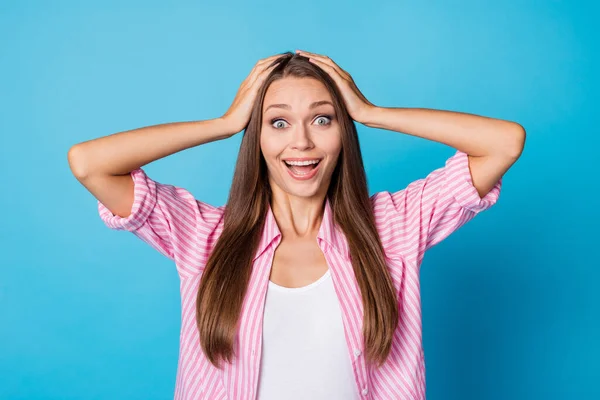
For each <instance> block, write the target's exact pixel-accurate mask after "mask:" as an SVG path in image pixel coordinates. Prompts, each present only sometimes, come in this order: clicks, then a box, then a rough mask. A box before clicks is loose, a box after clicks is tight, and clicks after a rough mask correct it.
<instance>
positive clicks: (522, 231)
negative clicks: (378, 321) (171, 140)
mask: <svg viewBox="0 0 600 400" xmlns="http://www.w3.org/2000/svg"><path fill="white" fill-rule="evenodd" d="M249 3H252V4H249ZM598 11H599V8H598V6H596V5H594V4H592V2H585V1H575V2H573V1H570V2H567V1H545V2H544V1H529V0H525V1H523V0H519V1H516V0H510V1H503V2H498V1H453V2H449V1H448V2H446V1H418V2H417V1H412V2H409V1H387V2H377V1H369V2H366V1H364V2H355V3H348V2H342V1H323V0H319V1H312V0H310V1H301V2H284V1H279V2H276V1H258V2H242V1H230V2H225V3H220V4H218V5H217V4H216V2H215V3H212V2H186V3H183V2H155V1H128V2H121V1H119V2H117V1H103V2H89V3H87V4H86V3H84V2H81V1H71V2H67V1H62V2H42V1H38V2H34V1H20V2H16V1H14V2H2V4H1V5H0V48H1V51H0V72H1V74H0V115H1V117H0V132H1V141H0V177H1V184H2V185H1V188H2V189H1V191H2V192H1V193H2V195H1V196H0V207H1V208H0V209H1V210H2V219H1V220H2V224H1V228H0V235H1V240H0V246H2V248H1V250H2V251H1V252H0V263H1V268H0V398H1V399H107V400H108V399H110V400H114V399H169V398H172V396H173V390H174V384H175V374H176V369H177V356H178V343H179V342H178V341H179V327H180V325H179V324H180V321H179V317H180V305H179V281H178V276H177V273H176V270H175V266H174V265H173V264H172V262H171V261H170V260H169V259H167V258H166V257H164V256H162V255H160V254H159V253H158V252H156V251H154V250H152V249H151V248H150V247H149V246H148V245H147V244H145V243H143V242H142V241H140V240H139V239H137V238H136V237H135V236H133V235H132V234H130V233H127V232H116V231H111V230H109V229H108V228H107V227H106V226H104V224H103V223H102V222H101V220H100V218H99V216H98V214H97V205H96V200H95V198H94V197H93V196H92V195H91V194H90V193H88V192H87V191H86V190H85V188H84V187H83V186H82V185H80V184H79V182H78V181H77V180H76V179H75V178H74V177H73V176H72V175H71V172H70V169H69V166H68V163H67V152H68V150H69V148H70V147H71V146H72V145H74V144H76V143H78V142H82V141H85V140H89V139H93V138H98V137H100V136H105V135H109V134H112V133H115V132H120V131H124V130H129V129H134V128H138V127H141V126H148V125H154V124H159V123H165V122H175V121H189V120H200V119H210V118H215V117H218V116H220V115H222V114H223V113H224V112H225V111H226V110H227V108H228V107H229V105H230V104H231V101H232V100H233V97H234V95H235V93H236V91H237V89H238V87H239V84H240V83H241V82H242V80H244V79H245V77H246V75H247V74H248V73H249V72H250V70H251V68H252V67H253V65H254V63H255V62H256V61H257V60H258V59H260V58H265V57H268V56H270V55H273V54H276V53H281V52H284V51H294V50H295V49H297V48H299V49H305V50H308V51H312V52H316V53H321V54H326V55H328V56H330V57H331V58H332V59H333V60H334V61H336V62H337V63H338V64H339V65H340V66H341V67H342V68H344V69H345V70H347V71H348V72H350V73H351V74H352V76H353V77H354V79H355V81H356V83H357V85H358V87H359V88H360V89H361V90H362V92H363V93H364V94H365V96H366V97H367V98H368V99H369V100H370V101H371V102H373V103H375V104H376V105H380V106H386V107H424V108H436V109H446V110H453V111H462V112H468V113H473V114H479V115H485V116H490V117H495V118H501V119H507V120H512V121H516V122H518V123H520V124H521V125H523V126H524V127H525V129H526V131H527V142H526V146H525V151H524V153H523V155H522V157H521V159H520V160H519V161H518V162H517V163H516V164H515V165H514V166H513V167H512V169H511V170H510V171H509V172H508V173H507V174H506V175H505V177H504V186H503V191H502V193H501V195H500V199H499V200H498V203H497V204H496V205H495V206H494V207H492V208H491V209H490V210H487V211H485V212H483V213H482V214H480V215H479V216H477V217H476V218H475V219H474V220H473V221H471V222H469V223H468V224H467V225H466V226H464V227H463V228H461V229H460V230H458V231H457V232H455V233H454V234H453V235H451V236H450V237H449V238H447V239H446V240H445V241H444V242H443V243H441V244H439V245H438V246H436V247H435V248H433V249H431V251H429V252H428V253H427V255H426V257H425V260H424V263H423V265H422V272H421V290H422V301H423V329H424V348H425V355H426V372H427V384H428V385H427V387H428V399H429V400H455V399H456V400H459V399H460V400H471V399H478V400H480V399H493V400H496V399H497V400H500V399H502V400H505V399H512V400H517V399H519V400H521V399H544V400H554V399H598V398H600V388H599V386H598V385H597V379H598V378H600V370H599V366H598V365H599V363H598V358H599V357H600V344H599V340H600V294H599V292H598V289H597V287H598V284H599V282H600V262H599V261H598V256H599V254H598V253H599V252H598V248H599V247H600V246H599V245H598V240H599V235H598V233H597V232H598V231H597V229H596V226H597V225H598V222H599V218H598V206H599V200H598V190H597V185H598V174H597V172H596V167H597V165H598V160H599V159H600V157H598V145H599V144H600V141H599V139H598V136H599V131H598V122H599V121H598V112H597V107H598V104H599V103H598V94H597V93H598V78H597V75H596V73H597V71H598V70H600V69H599V65H598V53H599V52H598V48H597V47H596V49H595V51H593V43H596V44H597V43H598V42H597V36H598V33H599V32H598V26H597V20H595V19H593V18H594V15H595V16H596V17H597V16H598ZM594 71H596V73H594ZM358 131H359V137H360V141H361V146H362V149H363V156H364V160H365V163H366V170H367V176H368V179H369V190H370V192H371V193H374V192H377V191H381V190H389V191H392V190H400V189H402V188H403V187H405V186H406V185H407V184H408V183H410V182H411V181H413V180H416V179H419V178H422V177H424V176H425V175H426V174H427V173H429V172H430V171H432V170H433V169H435V168H438V167H441V166H443V165H444V162H445V160H446V159H447V158H448V157H449V156H450V155H452V154H453V153H454V149H452V148H450V147H448V146H445V145H443V144H440V143H435V142H431V141H427V140H425V139H421V138H417V137H412V136H409V135H406V134H402V133H398V132H391V131H385V130H378V129H372V128H368V127H365V126H363V125H360V124H358ZM240 140H241V134H239V135H236V136H234V137H232V138H230V139H227V140H223V141H219V142H213V143H209V144H206V145H204V146H200V147H196V148H193V149H188V150H186V151H183V152H180V153H178V154H175V155H173V156H171V157H167V158H165V159H162V160H158V161H156V162H154V163H151V164H149V165H147V166H146V167H145V170H146V171H147V172H148V174H149V175H150V176H151V177H152V178H153V179H155V180H158V181H159V182H165V183H170V184H174V185H177V186H182V187H185V188H187V189H188V190H190V191H191V192H192V193H194V195H195V196H196V197H197V198H199V199H201V200H203V201H206V202H208V203H211V204H214V205H221V204H224V203H225V201H226V199H227V194H228V190H229V187H230V184H231V179H232V175H233V169H234V164H235V161H236V156H237V151H238V149H239V144H240ZM594 160H595V161H594Z"/></svg>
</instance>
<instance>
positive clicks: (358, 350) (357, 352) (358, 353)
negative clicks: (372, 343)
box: [354, 349, 361, 357]
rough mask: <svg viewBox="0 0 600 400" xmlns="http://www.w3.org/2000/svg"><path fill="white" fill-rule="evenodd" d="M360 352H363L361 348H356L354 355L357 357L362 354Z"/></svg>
mask: <svg viewBox="0 0 600 400" xmlns="http://www.w3.org/2000/svg"><path fill="white" fill-rule="evenodd" d="M360 354H361V352H360V349H354V355H355V356H356V357H358V356H360Z"/></svg>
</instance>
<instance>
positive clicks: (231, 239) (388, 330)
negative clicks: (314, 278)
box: [196, 52, 398, 368]
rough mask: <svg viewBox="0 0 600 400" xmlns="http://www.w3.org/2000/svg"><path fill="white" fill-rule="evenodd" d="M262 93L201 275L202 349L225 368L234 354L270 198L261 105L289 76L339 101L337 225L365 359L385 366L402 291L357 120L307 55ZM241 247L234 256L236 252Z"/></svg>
mask: <svg viewBox="0 0 600 400" xmlns="http://www.w3.org/2000/svg"><path fill="white" fill-rule="evenodd" d="M274 63H278V64H279V65H278V66H276V67H275V68H274V69H273V71H272V72H271V74H270V75H269V76H268V78H267V79H266V81H265V83H264V84H263V86H262V88H261V89H260V90H259V92H258V95H257V99H256V102H255V104H254V108H253V110H252V113H251V116H250V120H249V122H248V125H247V127H246V129H245V132H244V136H243V138H242V143H241V145H240V151H239V155H238V159H237V163H236V167H235V172H234V176H233V182H232V185H231V190H230V192H229V198H228V200H227V205H226V207H225V214H224V228H223V232H222V233H221V235H220V236H219V238H218V240H217V242H216V244H215V247H214V249H213V251H212V252H211V255H210V257H209V259H208V261H207V264H206V266H205V269H204V271H203V273H202V278H201V282H200V286H199V288H198V294H197V299H196V321H197V324H198V331H199V335H200V344H201V346H202V350H203V352H204V354H205V355H206V357H207V359H208V360H209V361H210V362H211V363H212V364H213V365H214V366H216V367H218V368H220V365H221V361H222V360H226V361H227V362H231V361H232V358H233V357H234V356H235V354H234V350H233V343H234V340H235V336H236V333H237V324H238V319H239V317H240V312H241V308H242V303H243V299H244V296H245V294H246V289H247V286H248V282H249V279H250V273H251V270H252V262H253V258H254V255H255V252H256V251H257V247H258V244H259V241H260V238H261V236H262V231H263V226H264V223H265V218H266V215H267V212H268V206H269V202H270V200H271V188H270V186H269V182H268V179H267V176H268V175H267V165H266V162H265V159H264V157H263V155H262V152H261V149H260V132H261V125H262V105H263V101H264V98H265V93H266V91H267V89H268V87H269V85H270V84H271V83H272V82H273V81H275V80H277V79H281V78H285V77H288V76H293V77H306V78H313V79H317V80H319V81H320V82H322V83H323V84H324V85H325V87H326V88H327V90H328V91H329V93H330V94H331V97H332V99H333V104H334V108H335V113H336V117H337V119H338V122H339V125H340V128H341V138H342V149H341V152H340V155H339V157H338V162H337V165H336V167H335V169H334V172H333V175H332V177H331V182H330V185H329V188H328V191H327V198H328V199H329V200H330V202H331V207H332V215H333V221H334V223H335V224H337V225H338V226H339V227H340V228H341V230H342V231H343V232H344V235H345V236H346V239H347V240H348V246H349V249H350V256H351V259H352V267H353V269H354V273H355V276H356V279H357V281H358V285H359V288H360V292H361V295H362V304H363V307H364V319H363V338H364V346H365V358H366V360H367V362H372V363H374V364H377V365H378V366H380V365H381V364H383V362H385V360H386V358H387V356H388V354H389V352H390V349H391V345H392V339H393V336H394V331H395V329H396V326H397V324H398V305H397V298H396V294H395V293H396V292H395V289H394V286H393V283H392V279H391V276H390V274H389V271H388V269H387V266H386V263H385V258H384V252H383V248H382V246H381V241H380V238H379V235H378V233H377V230H376V227H375V217H374V215H373V210H372V208H371V201H370V198H369V192H368V187H367V178H366V174H365V170H364V165H363V160H362V156H361V152H360V146H359V142H358V135H357V132H356V126H355V125H354V121H353V120H352V118H351V117H350V115H349V114H348V111H347V110H346V107H345V105H344V102H343V98H342V96H341V94H340V92H339V89H338V88H337V86H336V84H335V82H334V81H333V80H332V79H331V77H330V76H329V75H328V74H327V73H326V72H325V71H323V70H322V69H321V68H319V67H318V66H316V65H314V64H312V63H311V62H309V61H308V59H307V58H305V57H303V56H300V55H297V54H293V53H291V52H287V53H283V54H282V56H281V57H280V58H278V59H277V60H275V61H274ZM231 249H235V251H231Z"/></svg>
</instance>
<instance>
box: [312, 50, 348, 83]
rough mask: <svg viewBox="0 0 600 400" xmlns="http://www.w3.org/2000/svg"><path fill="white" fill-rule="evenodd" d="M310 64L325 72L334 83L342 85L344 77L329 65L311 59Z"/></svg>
mask: <svg viewBox="0 0 600 400" xmlns="http://www.w3.org/2000/svg"><path fill="white" fill-rule="evenodd" d="M310 62H312V63H315V64H317V65H318V66H319V67H321V69H323V70H325V71H326V72H327V73H328V74H329V75H330V76H331V77H332V78H333V80H334V81H336V83H338V84H340V83H342V82H341V81H342V80H345V79H344V77H343V76H342V75H340V73H339V72H338V71H337V70H336V69H335V68H334V67H333V66H331V65H330V64H328V63H325V62H323V61H321V60H318V59H316V58H312V57H311V58H310Z"/></svg>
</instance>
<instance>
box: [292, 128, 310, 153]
mask: <svg viewBox="0 0 600 400" xmlns="http://www.w3.org/2000/svg"><path fill="white" fill-rule="evenodd" d="M290 145H291V147H292V148H293V149H298V150H307V149H311V148H312V147H313V143H312V141H311V139H310V131H309V130H308V129H307V128H306V127H305V126H304V125H303V124H301V125H297V128H296V129H294V132H293V133H292V139H291V144H290Z"/></svg>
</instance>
